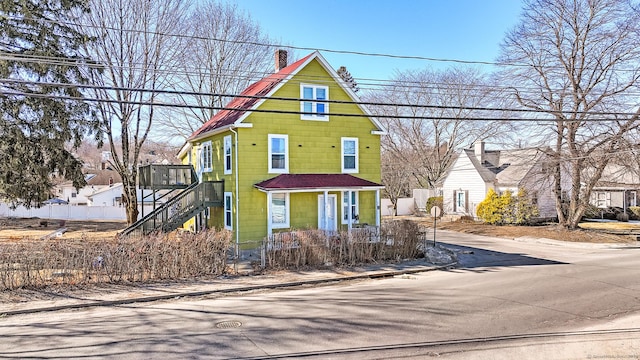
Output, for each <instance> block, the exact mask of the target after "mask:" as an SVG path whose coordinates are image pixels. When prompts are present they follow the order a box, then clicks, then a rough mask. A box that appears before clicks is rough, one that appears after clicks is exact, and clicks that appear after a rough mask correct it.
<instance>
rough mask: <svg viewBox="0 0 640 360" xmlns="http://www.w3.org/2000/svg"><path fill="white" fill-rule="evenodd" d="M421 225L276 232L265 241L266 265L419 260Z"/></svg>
mask: <svg viewBox="0 0 640 360" xmlns="http://www.w3.org/2000/svg"><path fill="white" fill-rule="evenodd" d="M418 230H419V229H418V224H416V223H415V222H413V221H409V220H402V221H389V222H386V223H384V224H383V225H382V227H381V228H380V230H379V231H378V229H377V228H375V227H371V228H361V229H352V231H351V233H348V232H347V231H339V232H335V233H325V232H324V231H322V230H299V231H293V232H283V233H277V234H273V235H272V236H271V238H270V239H268V240H266V242H265V265H266V267H267V268H271V269H283V268H288V269H292V268H293V269H299V268H305V267H323V266H354V265H359V264H366V263H376V262H381V261H397V260H400V259H415V258H417V257H418V256H419V255H420V250H419V247H418V245H419V244H421V243H422V242H423V239H421V238H420V236H419V235H418V234H419V232H418Z"/></svg>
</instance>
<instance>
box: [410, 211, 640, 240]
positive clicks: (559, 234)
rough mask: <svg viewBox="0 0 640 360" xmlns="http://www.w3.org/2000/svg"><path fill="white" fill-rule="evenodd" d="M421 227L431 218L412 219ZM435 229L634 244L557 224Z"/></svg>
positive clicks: (462, 223)
mask: <svg viewBox="0 0 640 360" xmlns="http://www.w3.org/2000/svg"><path fill="white" fill-rule="evenodd" d="M412 219H416V220H415V221H418V222H419V223H420V224H421V225H422V226H428V227H433V220H432V219H431V218H428V217H427V218H420V217H414V218H412ZM437 228H438V229H442V230H450V231H458V232H463V233H468V234H478V235H485V236H495V237H502V238H508V239H515V238H518V237H524V236H529V237H535V238H546V239H553V240H561V241H570V242H586V243H631V242H636V238H635V236H633V237H632V236H628V235H614V234H607V233H604V232H601V231H596V230H585V229H577V230H568V229H565V228H562V227H560V226H558V224H545V225H537V226H513V225H501V226H497V225H487V224H484V223H481V222H476V221H470V220H458V221H443V222H438V223H437Z"/></svg>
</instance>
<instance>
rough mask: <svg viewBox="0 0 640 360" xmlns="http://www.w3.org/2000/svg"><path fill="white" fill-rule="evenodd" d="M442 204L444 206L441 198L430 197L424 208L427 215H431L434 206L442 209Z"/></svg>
mask: <svg viewBox="0 0 640 360" xmlns="http://www.w3.org/2000/svg"><path fill="white" fill-rule="evenodd" d="M443 204H444V199H443V198H442V196H432V197H430V198H428V199H427V206H426V210H427V213H429V214H430V213H431V208H432V207H434V206H438V207H440V209H442V208H443Z"/></svg>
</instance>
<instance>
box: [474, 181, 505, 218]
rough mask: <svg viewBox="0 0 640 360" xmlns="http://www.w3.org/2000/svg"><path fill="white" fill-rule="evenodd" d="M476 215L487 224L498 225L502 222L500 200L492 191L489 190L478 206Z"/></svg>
mask: <svg viewBox="0 0 640 360" xmlns="http://www.w3.org/2000/svg"><path fill="white" fill-rule="evenodd" d="M476 214H477V215H478V217H479V218H480V219H481V220H482V221H483V222H485V223H487V224H499V223H500V222H501V221H502V205H501V200H500V197H499V196H498V194H497V193H496V192H495V191H494V190H493V189H489V191H488V192H487V196H486V197H485V198H484V200H482V202H481V203H480V204H478V208H477V209H476Z"/></svg>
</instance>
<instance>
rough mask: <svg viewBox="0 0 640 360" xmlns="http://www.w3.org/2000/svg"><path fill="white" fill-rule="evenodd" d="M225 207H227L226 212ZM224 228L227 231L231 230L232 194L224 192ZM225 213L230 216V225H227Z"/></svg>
mask: <svg viewBox="0 0 640 360" xmlns="http://www.w3.org/2000/svg"><path fill="white" fill-rule="evenodd" d="M227 205H228V206H229V208H228V210H227ZM223 210H224V228H225V229H227V230H233V193H231V192H227V191H225V192H224V208H223ZM227 212H228V213H229V214H230V216H229V219H230V221H231V223H229V224H227Z"/></svg>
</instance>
